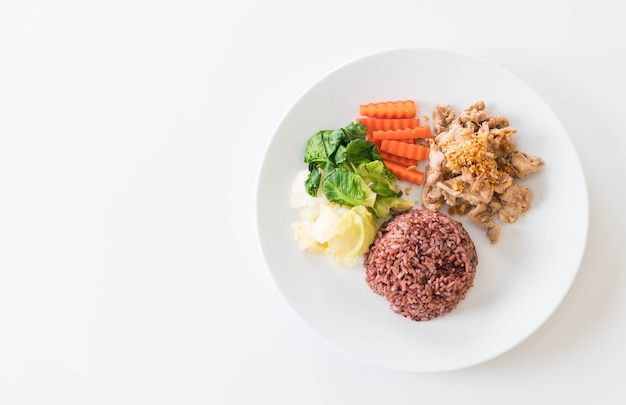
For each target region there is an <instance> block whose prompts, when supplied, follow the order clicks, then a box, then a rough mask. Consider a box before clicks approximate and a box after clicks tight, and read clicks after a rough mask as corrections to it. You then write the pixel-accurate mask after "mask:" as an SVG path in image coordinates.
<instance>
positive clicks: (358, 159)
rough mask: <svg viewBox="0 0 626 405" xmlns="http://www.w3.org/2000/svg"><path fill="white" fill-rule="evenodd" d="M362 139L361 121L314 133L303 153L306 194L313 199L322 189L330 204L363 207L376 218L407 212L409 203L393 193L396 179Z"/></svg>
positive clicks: (363, 135) (374, 147) (371, 146)
mask: <svg viewBox="0 0 626 405" xmlns="http://www.w3.org/2000/svg"><path fill="white" fill-rule="evenodd" d="M365 137H366V129H365V126H364V125H363V124H361V123H360V122H357V123H354V122H351V123H349V124H348V125H346V126H345V127H343V128H340V129H336V130H322V131H318V132H316V133H315V134H313V136H311V137H310V138H309V140H308V141H307V144H306V149H305V151H304V163H307V164H308V169H309V174H308V177H307V179H306V181H305V184H304V185H305V189H306V192H307V193H308V194H309V195H311V196H314V197H315V196H317V194H318V192H319V190H320V187H321V189H322V192H323V193H324V195H325V196H326V198H327V199H328V200H329V201H331V202H336V203H340V204H343V205H346V206H348V207H356V206H363V207H366V208H368V209H369V210H370V211H371V212H372V213H373V214H374V216H375V217H376V218H384V217H386V216H388V215H389V214H390V213H393V212H402V211H406V210H408V209H410V208H411V207H412V203H410V202H409V201H407V200H404V199H402V198H400V197H401V196H402V192H401V191H396V190H395V183H396V177H395V176H394V174H393V173H391V172H390V171H389V169H388V168H387V167H386V166H385V165H384V163H383V162H382V160H381V157H380V155H379V154H378V150H377V149H376V145H374V144H373V143H371V142H369V141H367V140H366V139H365Z"/></svg>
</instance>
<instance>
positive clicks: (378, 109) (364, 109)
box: [359, 100, 417, 118]
mask: <svg viewBox="0 0 626 405" xmlns="http://www.w3.org/2000/svg"><path fill="white" fill-rule="evenodd" d="M359 112H360V113H361V115H364V116H366V117H368V118H415V115H416V114H417V105H416V104H415V101H413V100H403V101H382V102H379V103H370V104H361V105H360V106H359Z"/></svg>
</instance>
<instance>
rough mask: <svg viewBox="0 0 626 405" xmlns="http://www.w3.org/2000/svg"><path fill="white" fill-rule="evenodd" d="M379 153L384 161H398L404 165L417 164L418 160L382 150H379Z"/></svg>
mask: <svg viewBox="0 0 626 405" xmlns="http://www.w3.org/2000/svg"><path fill="white" fill-rule="evenodd" d="M378 154H379V155H380V158H381V159H382V160H383V162H392V163H397V164H399V165H402V166H404V167H411V166H415V165H416V164H417V160H414V159H409V158H405V157H402V156H398V155H392V154H391V153H389V152H385V151H382V150H379V151H378Z"/></svg>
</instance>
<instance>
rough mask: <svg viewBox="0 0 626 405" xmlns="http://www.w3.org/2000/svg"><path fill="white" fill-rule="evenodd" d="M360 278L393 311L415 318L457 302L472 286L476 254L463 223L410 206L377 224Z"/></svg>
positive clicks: (446, 309) (442, 311) (426, 316)
mask: <svg viewBox="0 0 626 405" xmlns="http://www.w3.org/2000/svg"><path fill="white" fill-rule="evenodd" d="M364 265H365V270H366V271H365V280H366V282H367V284H368V285H369V286H370V288H371V289H372V290H373V291H374V292H376V293H378V294H380V295H381V296H383V297H385V298H386V299H387V301H388V302H389V306H390V308H391V310H392V311H394V312H396V313H398V314H400V315H403V316H405V317H407V318H410V319H412V320H415V321H426V320H429V319H432V318H436V317H439V316H442V315H444V314H446V313H448V312H450V311H452V310H453V309H455V308H456V307H457V305H458V304H459V302H461V301H462V300H463V299H465V297H466V295H467V291H468V290H469V289H470V288H471V287H472V286H473V285H474V276H475V275H476V266H477V265H478V255H477V254H476V248H475V246H474V242H472V239H471V238H470V235H469V234H468V233H467V231H466V230H465V228H463V225H462V224H461V223H460V222H458V221H455V220H453V219H452V218H450V217H448V216H446V215H445V214H442V213H439V212H433V211H430V210H412V211H407V212H405V213H402V214H400V215H397V216H395V217H393V218H391V219H389V220H387V221H386V222H385V223H383V225H382V226H381V227H380V229H379V231H378V234H377V235H376V238H375V239H374V242H373V243H372V246H370V249H369V252H368V253H366V256H365V260H364Z"/></svg>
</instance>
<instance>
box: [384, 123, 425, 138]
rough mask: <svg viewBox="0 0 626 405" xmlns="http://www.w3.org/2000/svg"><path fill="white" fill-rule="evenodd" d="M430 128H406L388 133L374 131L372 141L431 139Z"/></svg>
mask: <svg viewBox="0 0 626 405" xmlns="http://www.w3.org/2000/svg"><path fill="white" fill-rule="evenodd" d="M430 136H431V133H430V126H429V125H424V126H423V127H417V128H405V129H391V130H388V131H376V130H375V131H373V132H372V139H375V140H383V139H394V140H400V139H417V138H430Z"/></svg>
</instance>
